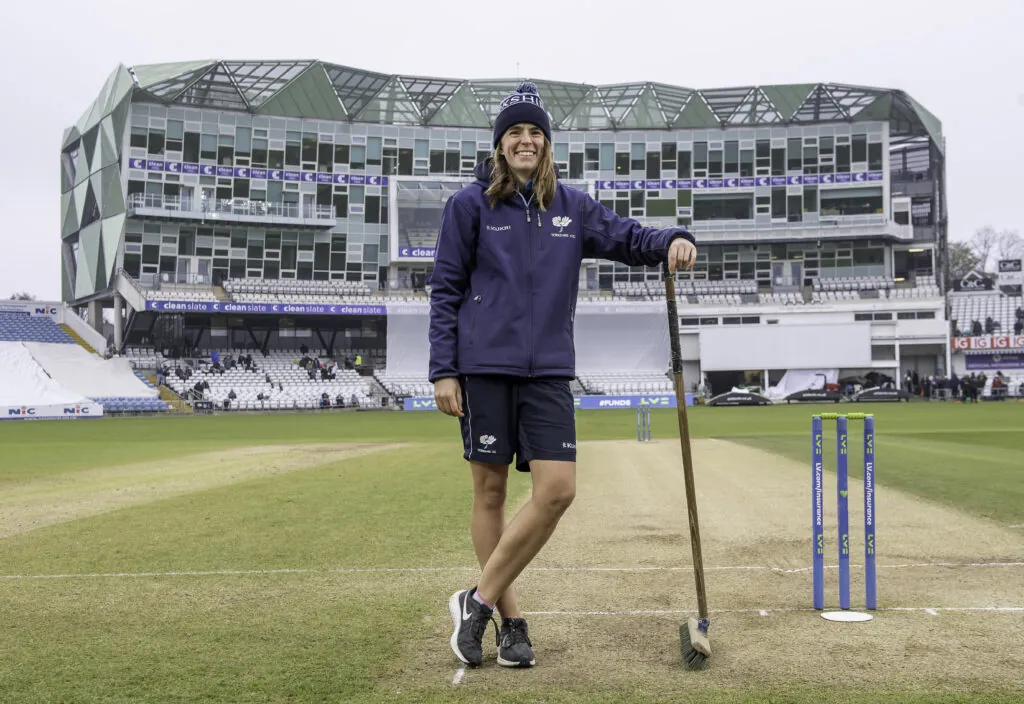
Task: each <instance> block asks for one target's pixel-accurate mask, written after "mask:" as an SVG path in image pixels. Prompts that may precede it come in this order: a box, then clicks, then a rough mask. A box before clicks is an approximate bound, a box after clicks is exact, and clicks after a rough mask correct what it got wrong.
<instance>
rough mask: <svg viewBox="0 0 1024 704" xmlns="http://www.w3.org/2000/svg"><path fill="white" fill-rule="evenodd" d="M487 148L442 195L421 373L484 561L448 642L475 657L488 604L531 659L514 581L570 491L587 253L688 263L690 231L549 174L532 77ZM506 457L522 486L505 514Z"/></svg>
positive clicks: (508, 648) (502, 652) (502, 638)
mask: <svg viewBox="0 0 1024 704" xmlns="http://www.w3.org/2000/svg"><path fill="white" fill-rule="evenodd" d="M494 149H495V151H494V155H493V156H492V157H490V158H488V159H487V161H486V162H485V163H482V164H479V165H478V166H477V168H476V174H475V175H476V181H475V182H474V183H472V184H470V185H468V186H466V187H465V188H463V189H461V190H460V191H459V192H458V193H456V194H455V195H453V196H452V197H451V198H449V200H448V202H447V203H446V204H445V209H444V215H443V217H442V220H441V229H440V233H439V236H438V241H437V252H436V255H435V259H434V270H433V273H432V274H431V277H430V284H431V292H430V302H431V308H430V381H431V382H432V383H433V384H434V397H435V399H436V401H437V407H438V409H440V410H441V411H442V412H443V413H446V414H447V415H450V416H455V417H458V418H459V423H460V426H461V429H462V442H463V447H464V452H463V457H464V458H465V459H466V460H468V461H469V464H470V469H471V472H472V477H473V506H472V511H471V514H470V532H471V534H472V539H473V547H474V550H475V552H476V556H477V560H478V561H479V563H480V566H481V568H482V570H483V571H482V574H481V575H480V578H479V580H478V582H477V585H476V586H475V587H473V588H471V589H463V590H460V591H457V592H456V593H455V594H453V595H452V597H451V598H450V599H449V604H448V606H449V611H450V612H451V616H452V621H453V623H454V633H453V634H452V637H451V647H452V650H453V651H454V652H455V655H456V656H457V657H458V658H459V660H461V661H462V662H464V663H466V664H467V665H471V666H477V665H480V664H481V663H482V660H483V654H482V641H483V634H484V631H486V630H487V624H488V622H490V621H492V619H493V613H494V610H495V609H497V610H498V611H499V612H500V614H501V616H502V621H501V628H500V630H499V632H498V664H499V665H503V666H506V667H529V666H532V665H534V664H535V662H536V660H535V657H534V653H533V650H532V643H531V641H530V638H529V632H528V628H527V624H526V621H525V620H524V619H523V618H522V614H521V613H520V611H519V604H518V603H517V600H516V594H515V591H514V590H513V588H512V583H513V581H514V580H515V579H516V577H517V576H518V575H519V574H520V572H522V570H523V569H524V568H525V567H526V566H527V565H528V564H529V562H530V561H531V560H532V559H533V557H534V556H535V555H536V554H537V553H538V552H539V551H540V549H541V548H542V547H543V546H544V544H545V543H546V542H547V540H548V538H549V537H550V536H551V534H552V532H553V531H554V529H555V526H556V525H557V524H558V521H559V519H560V518H561V517H562V515H563V514H564V513H565V510H566V509H567V508H568V507H569V505H570V504H571V503H572V500H573V497H574V496H575V492H576V429H575V414H574V406H573V397H572V392H571V391H570V388H569V382H570V381H571V380H572V378H573V377H574V376H575V373H576V370H575V349H574V344H573V321H574V317H575V311H576V297H577V294H578V289H579V274H580V264H581V262H582V260H583V259H584V258H603V259H609V260H612V261H617V262H623V263H625V264H629V265H632V266H639V265H645V264H646V265H648V266H657V265H659V264H662V263H664V262H666V261H667V262H668V265H669V269H670V271H675V270H676V269H677V268H683V267H687V268H688V267H691V266H692V265H693V262H694V258H695V256H696V249H695V247H694V239H693V236H692V235H691V234H690V233H689V232H687V231H686V230H685V229H683V228H669V229H665V230H656V229H652V228H645V227H643V226H641V225H640V224H639V223H638V222H636V221H635V220H629V219H624V218H619V217H618V216H617V215H616V214H615V213H614V212H612V211H611V210H609V209H608V208H606V207H604V206H602V205H601V204H600V203H598V202H597V201H595V200H594V199H592V198H591V197H590V196H589V195H588V194H586V193H584V192H582V191H578V190H575V189H571V188H568V187H566V186H564V185H562V184H560V183H558V179H557V175H556V173H555V168H554V163H553V161H552V148H551V125H550V123H549V120H548V114H547V112H546V111H545V110H544V103H543V102H542V100H541V97H540V95H539V94H538V92H537V87H536V86H535V85H534V84H533V83H529V82H525V83H523V84H521V85H520V86H519V88H518V90H517V91H516V92H515V93H513V94H511V95H509V96H508V97H506V98H505V100H503V101H502V102H501V104H500V106H499V111H498V115H497V118H496V120H495V126H494ZM513 457H515V459H516V469H517V470H519V471H523V472H530V474H531V479H532V481H533V495H532V498H531V499H530V501H529V502H528V503H527V504H526V505H525V506H523V508H522V509H521V510H520V511H519V513H518V514H517V515H516V516H515V517H514V518H513V519H512V521H511V522H510V523H509V524H508V526H506V525H505V518H504V507H505V488H506V484H507V481H508V467H509V465H510V464H511V462H512V459H513Z"/></svg>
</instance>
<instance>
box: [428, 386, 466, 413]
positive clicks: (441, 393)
mask: <svg viewBox="0 0 1024 704" xmlns="http://www.w3.org/2000/svg"><path fill="white" fill-rule="evenodd" d="M434 401H435V402H436V403H437V410H439V411H441V412H442V413H444V414H445V415H449V416H455V417H456V418H461V417H462V387H461V386H459V380H458V379H456V378H455V377H448V378H446V379H438V380H437V381H435V382H434Z"/></svg>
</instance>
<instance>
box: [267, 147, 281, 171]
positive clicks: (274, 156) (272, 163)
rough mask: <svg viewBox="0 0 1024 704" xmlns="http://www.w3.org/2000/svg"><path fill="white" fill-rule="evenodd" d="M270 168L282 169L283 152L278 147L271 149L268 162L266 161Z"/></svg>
mask: <svg viewBox="0 0 1024 704" xmlns="http://www.w3.org/2000/svg"><path fill="white" fill-rule="evenodd" d="M267 166H269V167H270V168H272V169H283V168H284V152H283V151H281V150H280V149H271V150H270V156H269V162H268V163H267Z"/></svg>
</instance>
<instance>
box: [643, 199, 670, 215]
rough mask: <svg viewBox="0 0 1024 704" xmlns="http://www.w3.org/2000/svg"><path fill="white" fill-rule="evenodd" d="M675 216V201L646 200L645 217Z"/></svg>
mask: <svg viewBox="0 0 1024 704" xmlns="http://www.w3.org/2000/svg"><path fill="white" fill-rule="evenodd" d="M675 215H676V201H674V200H673V199H671V198H648V199H647V217H649V218H673V217H675Z"/></svg>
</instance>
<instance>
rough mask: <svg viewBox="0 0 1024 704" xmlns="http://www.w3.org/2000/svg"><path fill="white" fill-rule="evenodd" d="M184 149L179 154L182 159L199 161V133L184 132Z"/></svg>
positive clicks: (191, 162) (189, 161)
mask: <svg viewBox="0 0 1024 704" xmlns="http://www.w3.org/2000/svg"><path fill="white" fill-rule="evenodd" d="M184 147H185V148H184V151H183V152H182V154H181V159H182V161H186V162H188V163H190V164H195V163H197V162H198V161H199V134H198V133H196V132H186V133H185V145H184Z"/></svg>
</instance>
